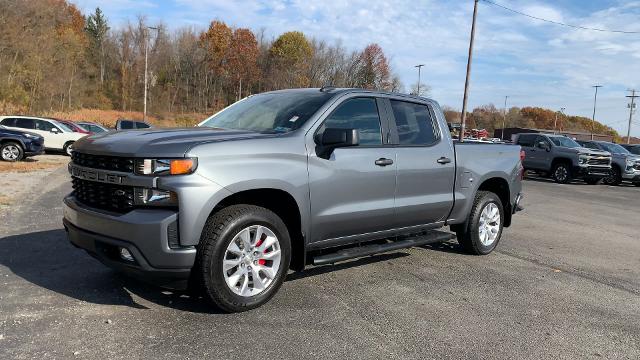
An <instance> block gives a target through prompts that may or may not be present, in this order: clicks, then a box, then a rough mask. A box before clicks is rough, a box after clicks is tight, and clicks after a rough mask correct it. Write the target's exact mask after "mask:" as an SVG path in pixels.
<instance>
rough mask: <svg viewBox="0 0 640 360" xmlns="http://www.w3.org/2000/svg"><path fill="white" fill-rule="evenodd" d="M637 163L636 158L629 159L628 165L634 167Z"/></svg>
mask: <svg viewBox="0 0 640 360" xmlns="http://www.w3.org/2000/svg"><path fill="white" fill-rule="evenodd" d="M635 163H636V162H635V160H631V159H627V167H633V165H634V164H635Z"/></svg>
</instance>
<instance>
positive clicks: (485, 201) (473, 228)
mask: <svg viewBox="0 0 640 360" xmlns="http://www.w3.org/2000/svg"><path fill="white" fill-rule="evenodd" d="M490 203H494V204H496V205H497V206H498V210H499V212H500V224H499V230H498V235H497V237H496V239H495V240H494V241H493V243H491V244H489V245H485V244H483V243H482V241H481V240H480V234H479V233H478V231H479V227H480V216H481V214H482V211H483V210H484V208H485V207H486V206H487V205H489V204H490ZM504 219H505V217H504V207H503V206H502V201H500V198H499V197H498V195H496V194H494V193H492V192H489V191H478V193H477V194H476V197H475V199H474V201H473V206H472V207H471V214H469V219H467V222H466V223H465V224H464V225H462V226H460V227H458V228H457V229H456V235H457V237H458V243H459V244H460V245H461V246H462V247H463V248H464V249H465V250H466V251H467V252H469V253H471V254H474V255H487V254H489V253H491V252H492V251H493V250H494V249H495V248H496V246H497V245H498V242H500V237H501V236H502V230H503V227H504Z"/></svg>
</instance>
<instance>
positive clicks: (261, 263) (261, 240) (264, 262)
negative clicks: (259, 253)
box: [256, 234, 267, 265]
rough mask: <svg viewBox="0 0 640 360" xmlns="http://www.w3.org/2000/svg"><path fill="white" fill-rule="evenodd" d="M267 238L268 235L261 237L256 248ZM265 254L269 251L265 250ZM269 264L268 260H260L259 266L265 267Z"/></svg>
mask: <svg viewBox="0 0 640 360" xmlns="http://www.w3.org/2000/svg"><path fill="white" fill-rule="evenodd" d="M266 237H267V235H266V234H262V236H261V237H260V239H258V241H257V242H256V247H258V246H260V245H262V242H263V241H264V239H265V238H266ZM264 253H265V254H266V253H267V250H266V249H265V250H264ZM266 263H267V260H265V259H258V265H264V264H266Z"/></svg>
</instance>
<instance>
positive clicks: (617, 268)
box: [0, 169, 640, 359]
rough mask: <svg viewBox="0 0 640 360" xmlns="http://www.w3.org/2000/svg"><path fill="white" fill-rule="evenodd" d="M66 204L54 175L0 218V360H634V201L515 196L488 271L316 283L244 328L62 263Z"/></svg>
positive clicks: (550, 192)
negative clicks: (518, 204)
mask: <svg viewBox="0 0 640 360" xmlns="http://www.w3.org/2000/svg"><path fill="white" fill-rule="evenodd" d="M0 176H2V174H0ZM69 190H70V186H69V184H68V179H67V174H66V172H65V169H59V170H56V171H55V172H53V173H52V174H51V175H50V176H48V177H46V178H45V179H44V180H43V181H42V182H41V183H40V184H38V186H34V193H33V194H30V196H29V197H28V198H25V199H24V200H21V201H20V202H18V203H17V204H16V205H13V206H11V207H10V208H9V209H7V211H4V212H3V213H2V214H0V234H1V235H2V238H0V289H1V290H0V358H1V359H14V358H15V359H32V358H38V359H49V358H79V359H80V358H87V359H97V358H127V359H136V358H140V359H146V358H149V359H155V358H174V359H186V358H191V359H199V358H211V359H239V358H261V359H306V358H314V359H318V358H320V359H323V358H340V359H343V358H344V359H368V358H378V359H380V358H384V359H430V358H433V359H442V358H450V359H459V358H473V359H476V358H477V359H486V358H502V359H542V358H548V359H559V358H566V359H569V358H571V359H576V358H577V359H588V358H593V359H596V358H598V359H599V358H606V359H625V358H627V359H638V358H640V235H638V224H639V220H640V188H635V187H632V186H621V187H607V186H602V185H600V186H589V185H584V184H578V183H576V184H571V185H557V184H555V183H551V182H548V181H545V180H542V179H538V180H528V181H526V182H525V183H524V190H525V193H526V198H525V202H524V206H525V207H526V210H525V212H523V213H520V214H518V215H517V217H516V218H515V219H514V224H513V226H512V227H511V228H509V229H508V230H506V231H505V233H504V235H503V239H502V242H501V243H500V245H499V246H498V250H497V251H496V252H494V253H493V254H491V255H489V256H484V257H476V256H470V255H466V254H463V253H462V252H461V251H460V249H459V247H458V246H457V244H456V243H455V242H451V243H445V244H441V245H437V246H427V247H425V248H414V249H410V250H403V251H399V252H396V253H390V254H385V255H379V256H373V257H368V258H365V259H361V260H355V261H351V262H346V263H342V264H339V265H336V266H324V267H318V268H313V269H310V270H309V271H307V272H304V273H301V274H292V275H291V276H289V277H288V279H287V281H286V283H285V284H284V286H283V287H282V289H281V290H280V292H279V293H278V295H276V297H275V298H274V299H273V300H272V301H271V302H270V303H268V304H267V305H266V306H264V307H262V308H260V309H258V310H254V311H251V312H246V313H242V314H220V313H218V312H216V310H215V309H213V308H211V307H209V306H208V305H207V304H205V303H204V302H203V301H202V300H200V299H193V298H189V297H188V296H186V295H182V294H173V293H170V292H166V291H162V290H160V289H157V288H154V287H151V286H147V285H143V284H140V283H138V282H135V281H132V280H128V279H126V278H122V277H120V276H118V275H117V274H115V273H114V272H112V271H111V270H108V269H107V268H105V267H103V266H102V265H101V264H100V263H98V262H97V261H96V260H94V259H92V258H91V257H89V256H88V255H86V254H85V253H84V252H82V251H80V250H77V249H75V248H73V247H72V246H71V245H69V244H68V242H67V240H66V237H65V233H64V231H63V229H62V226H61V218H62V209H61V198H62V196H63V195H64V194H66V193H67V192H69ZM248 349H249V350H248Z"/></svg>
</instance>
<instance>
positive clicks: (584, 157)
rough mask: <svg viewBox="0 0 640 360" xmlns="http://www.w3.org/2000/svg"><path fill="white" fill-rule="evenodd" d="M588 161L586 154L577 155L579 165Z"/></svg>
mask: <svg viewBox="0 0 640 360" xmlns="http://www.w3.org/2000/svg"><path fill="white" fill-rule="evenodd" d="M588 161H589V157H588V156H586V155H580V156H579V157H578V163H579V164H580V165H584V164H586V163H587V162H588Z"/></svg>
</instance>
